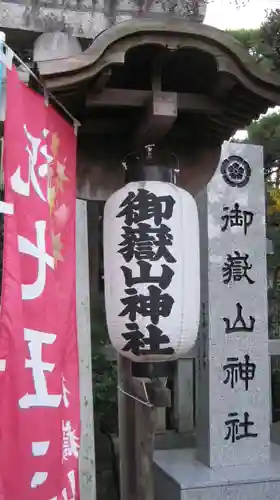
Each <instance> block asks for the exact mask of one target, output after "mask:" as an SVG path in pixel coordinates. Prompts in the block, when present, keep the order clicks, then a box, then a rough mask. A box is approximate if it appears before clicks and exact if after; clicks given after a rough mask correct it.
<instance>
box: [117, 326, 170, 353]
mask: <svg viewBox="0 0 280 500" xmlns="http://www.w3.org/2000/svg"><path fill="white" fill-rule="evenodd" d="M125 326H126V328H127V330H128V331H127V332H125V333H122V336H123V338H124V339H125V340H126V341H127V343H126V344H125V346H124V347H123V349H122V350H123V351H125V352H128V351H130V352H132V353H133V354H134V355H135V356H140V354H141V355H142V354H143V355H145V354H146V355H147V354H166V355H171V354H173V353H174V349H173V348H172V347H161V346H162V345H166V344H169V343H170V339H169V337H168V336H167V335H165V334H164V333H163V332H162V330H160V328H158V327H157V326H155V325H152V324H151V325H148V326H147V327H146V328H147V331H148V333H149V336H147V337H146V336H145V335H144V334H143V333H142V332H140V330H139V327H138V325H137V323H127V324H126V325H125ZM147 347H148V348H147Z"/></svg>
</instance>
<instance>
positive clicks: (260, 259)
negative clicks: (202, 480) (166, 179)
mask: <svg viewBox="0 0 280 500" xmlns="http://www.w3.org/2000/svg"><path fill="white" fill-rule="evenodd" d="M197 203H198V207H199V212H200V230H201V301H202V308H201V310H202V314H201V325H200V333H199V340H198V357H197V386H198V397H197V439H198V458H199V460H200V461H202V462H204V463H205V464H207V465H208V466H210V467H219V466H231V465H233V466H236V465H243V464H244V465H250V464H256V463H258V464H262V463H267V462H268V460H269V447H270V444H269V441H270V438H269V368H268V367H269V362H268V331H267V329H268V326H267V281H266V235H265V197H264V174H263V158H262V148H260V147H259V146H252V145H246V144H234V143H226V144H225V145H224V146H223V149H222V155H221V160H220V164H219V166H218V168H217V171H216V173H215V175H214V177H213V179H212V180H211V182H210V183H209V184H208V186H207V188H205V190H204V192H203V193H200V195H199V196H198V197H197Z"/></svg>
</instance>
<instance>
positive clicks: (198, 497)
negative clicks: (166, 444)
mask: <svg viewBox="0 0 280 500" xmlns="http://www.w3.org/2000/svg"><path fill="white" fill-rule="evenodd" d="M279 498H280V446H278V445H276V444H271V460H270V462H269V463H268V464H267V465H257V466H256V465H254V466H237V467H220V468H217V469H214V468H213V469H210V468H209V467H206V466H205V465H203V464H202V463H200V462H198V461H197V460H196V450H194V449H183V450H182V449H181V450H161V451H156V452H155V500H277V499H279Z"/></svg>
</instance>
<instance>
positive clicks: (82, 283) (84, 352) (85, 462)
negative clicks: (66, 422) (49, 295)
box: [76, 200, 96, 500]
mask: <svg viewBox="0 0 280 500" xmlns="http://www.w3.org/2000/svg"><path fill="white" fill-rule="evenodd" d="M76 260H77V263H76V273H77V274H76V283H77V285H76V289H77V324H78V348H79V368H80V401H81V448H80V463H79V465H80V492H81V499H82V500H96V478H95V446H94V426H93V398H92V371H91V333H90V300H89V264H88V230H87V202H86V201H82V200H77V203H76Z"/></svg>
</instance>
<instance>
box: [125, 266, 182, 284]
mask: <svg viewBox="0 0 280 500" xmlns="http://www.w3.org/2000/svg"><path fill="white" fill-rule="evenodd" d="M137 264H138V266H139V272H140V274H139V276H132V269H129V267H126V266H121V269H122V272H123V274H124V279H125V284H126V286H127V287H132V286H135V285H138V284H140V283H156V284H158V285H159V287H160V288H161V289H162V290H165V289H166V288H168V287H169V285H170V283H171V281H172V278H173V276H174V271H173V270H172V269H171V268H170V267H169V266H167V265H166V264H162V265H161V271H162V272H161V275H160V276H152V275H151V268H152V265H151V264H149V262H145V261H144V260H140V261H139V262H137Z"/></svg>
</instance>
